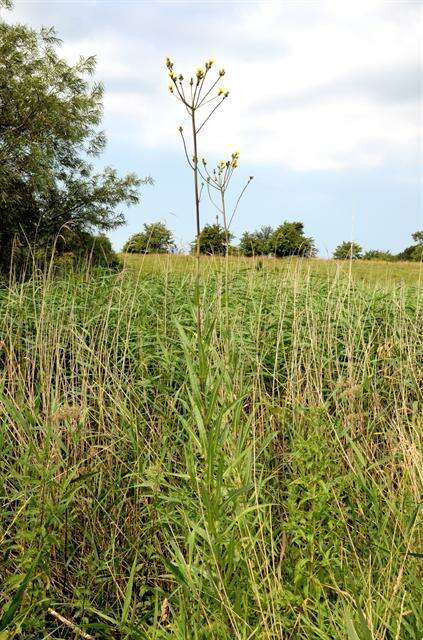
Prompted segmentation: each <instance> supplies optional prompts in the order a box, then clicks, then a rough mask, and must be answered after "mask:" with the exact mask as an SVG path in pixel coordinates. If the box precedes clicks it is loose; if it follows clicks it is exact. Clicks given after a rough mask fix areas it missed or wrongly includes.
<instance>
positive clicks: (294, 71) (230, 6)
mask: <svg viewBox="0 0 423 640" xmlns="http://www.w3.org/2000/svg"><path fill="white" fill-rule="evenodd" d="M8 19H9V20H11V21H21V22H25V23H27V24H30V25H32V26H34V27H38V26H41V25H45V26H49V25H54V26H55V27H56V29H57V31H58V34H59V36H60V37H61V38H62V40H63V45H62V53H63V56H64V57H66V58H67V59H68V60H69V61H71V62H73V61H75V60H76V59H77V58H78V56H79V55H80V54H82V55H92V54H94V55H96V56H97V60H98V66H97V74H96V79H98V80H101V81H102V82H104V85H105V91H106V94H105V101H104V129H105V131H106V133H107V137H108V147H107V150H106V153H105V154H104V156H103V158H102V160H101V162H102V164H105V165H106V164H109V165H113V166H116V167H117V168H118V169H119V170H120V171H122V172H127V171H135V172H136V173H138V174H139V175H141V176H144V175H151V176H152V177H153V178H154V180H155V185H154V186H152V187H151V186H149V187H145V188H144V189H143V195H142V202H141V204H140V205H139V206H137V207H134V208H131V209H129V210H128V211H127V221H128V224H127V225H126V226H125V227H122V228H120V229H117V230H116V231H114V232H113V233H112V234H111V238H112V241H113V243H114V245H115V247H116V248H117V249H120V248H121V246H122V244H123V243H124V241H125V240H126V239H127V238H128V237H129V236H130V235H131V234H132V233H134V232H136V231H138V230H140V229H141V227H142V225H143V223H144V222H152V221H154V220H163V221H166V223H167V224H168V226H169V227H170V228H171V229H172V230H173V231H174V233H175V236H176V238H177V240H178V243H179V244H180V245H181V246H184V245H185V246H186V244H187V242H189V241H190V240H191V239H192V238H193V235H194V214H193V201H192V184H191V182H192V177H191V175H190V173H189V170H188V168H187V166H186V164H185V161H184V155H183V151H182V148H181V146H180V139H179V134H178V131H177V128H178V126H179V125H180V124H184V114H183V111H182V107H181V105H180V104H179V103H177V102H176V101H175V100H174V99H173V98H172V96H171V95H170V94H169V93H168V91H167V85H168V78H167V76H166V69H165V67H164V58H165V56H167V55H169V56H170V57H171V58H172V59H173V61H174V63H175V68H176V70H177V71H178V72H179V71H181V72H182V73H184V75H188V74H189V73H192V72H193V71H195V69H196V68H197V67H198V66H199V65H201V64H203V63H204V60H206V59H208V58H210V57H212V58H214V59H215V60H216V65H217V67H218V68H220V67H224V68H225V69H226V75H225V76H224V78H223V80H224V83H223V84H224V87H225V88H227V89H229V90H230V96H229V98H228V100H227V101H226V102H225V103H224V105H223V106H222V108H221V110H219V111H218V112H217V114H216V116H215V118H214V119H213V121H210V126H209V127H208V128H207V129H206V128H205V129H204V130H203V131H204V134H203V135H202V136H201V140H200V155H201V156H204V157H206V158H207V159H208V162H209V163H210V164H214V163H215V162H217V161H218V160H220V159H221V158H226V157H228V155H230V153H231V152H232V151H233V150H235V149H237V150H239V151H240V154H241V155H240V166H239V169H238V177H237V180H235V181H234V183H233V196H235V195H236V194H237V191H238V189H240V188H241V187H242V185H243V183H244V180H245V179H246V178H247V177H248V176H249V175H254V177H255V179H254V181H253V182H252V184H251V186H250V187H249V189H248V191H247V193H246V195H245V197H244V199H243V201H242V204H241V206H240V208H239V212H238V214H237V217H236V219H235V220H234V225H233V232H234V233H235V234H236V235H237V236H238V237H239V235H240V233H242V231H243V230H245V229H248V230H252V229H255V228H258V227H260V226H261V225H263V224H270V225H272V226H276V225H278V224H280V223H281V222H283V221H284V220H302V221H303V222H304V224H305V230H306V233H307V235H312V236H313V237H314V238H315V239H316V242H317V245H318V248H319V252H320V255H322V256H326V255H330V254H331V253H332V251H333V249H334V247H335V246H336V245H337V244H338V243H339V242H341V241H342V240H348V239H354V240H356V241H358V242H359V243H360V244H362V245H363V246H364V247H365V248H380V249H390V250H392V251H398V250H400V249H401V248H403V247H404V246H406V245H408V244H410V243H411V239H410V235H411V233H412V232H413V231H415V230H417V229H418V228H422V227H423V197H422V196H423V137H422V135H423V134H422V131H423V127H422V125H423V84H422V82H423V80H422V78H423V75H422V71H423V44H422V43H423V4H422V2H405V1H397V2H389V1H387V2H382V1H378V0H366V1H364V0H363V1H361V0H355V1H354V2H351V0H336V1H335V0H328V1H326V0H321V1H317V0H316V1H314V0H305V1H301V0H296V1H295V2H294V1H293V2H289V1H280V2H230V1H229V0H225V2H220V1H216V0H215V1H213V2H193V1H191V2H179V1H173V2H171V1H168V2H146V1H138V2H135V1H126V2H123V1H119V0H115V1H113V2H111V1H106V0H97V1H87V0H85V1H84V0H81V1H72V2H66V1H61V0H56V1H50V2H34V1H27V2H24V1H21V2H19V1H18V2H16V3H15V8H14V10H13V12H12V13H10V14H9V18H8ZM214 217H215V213H214V211H213V208H212V207H211V206H210V205H209V204H208V203H207V202H206V200H205V201H204V206H203V222H206V221H212V220H214Z"/></svg>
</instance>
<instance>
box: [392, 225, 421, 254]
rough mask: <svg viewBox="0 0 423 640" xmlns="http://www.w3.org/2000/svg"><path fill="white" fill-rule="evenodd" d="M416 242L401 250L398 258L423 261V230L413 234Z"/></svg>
mask: <svg viewBox="0 0 423 640" xmlns="http://www.w3.org/2000/svg"><path fill="white" fill-rule="evenodd" d="M411 237H412V238H413V240H414V241H415V242H416V244H412V245H411V246H410V247H407V248H406V249H404V251H401V253H399V254H398V255H397V256H396V258H397V260H407V261H412V262H422V261H423V231H416V232H415V233H413V234H412V235H411Z"/></svg>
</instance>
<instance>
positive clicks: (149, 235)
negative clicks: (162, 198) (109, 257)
mask: <svg viewBox="0 0 423 640" xmlns="http://www.w3.org/2000/svg"><path fill="white" fill-rule="evenodd" d="M174 249H175V242H174V239H173V234H172V232H171V231H170V230H169V229H168V228H167V227H166V225H165V224H164V223H163V222H152V223H151V224H144V231H142V232H140V233H136V234H134V235H133V236H131V237H130V238H129V240H128V241H127V242H126V243H125V245H124V247H123V251H124V252H125V253H171V252H172V251H173V250H174Z"/></svg>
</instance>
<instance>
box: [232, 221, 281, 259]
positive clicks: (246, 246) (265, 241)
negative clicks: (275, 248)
mask: <svg viewBox="0 0 423 640" xmlns="http://www.w3.org/2000/svg"><path fill="white" fill-rule="evenodd" d="M272 235H273V229H272V227H269V226H264V227H261V229H259V230H258V231H253V232H252V233H249V232H248V231H245V232H244V233H243V234H242V236H241V241H240V243H239V249H240V251H241V253H242V254H243V255H244V256H265V255H268V254H269V253H272V248H271V240H272Z"/></svg>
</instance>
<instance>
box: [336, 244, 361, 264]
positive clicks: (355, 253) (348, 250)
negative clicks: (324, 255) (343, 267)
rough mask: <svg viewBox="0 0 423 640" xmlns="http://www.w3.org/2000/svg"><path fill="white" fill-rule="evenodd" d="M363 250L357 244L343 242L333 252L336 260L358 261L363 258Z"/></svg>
mask: <svg viewBox="0 0 423 640" xmlns="http://www.w3.org/2000/svg"><path fill="white" fill-rule="evenodd" d="M362 251H363V249H362V248H361V247H360V245H359V244H357V243H356V242H349V241H348V242H342V243H341V244H339V245H338V246H337V247H336V249H335V251H334V252H333V257H334V258H335V260H358V259H359V258H361V257H362Z"/></svg>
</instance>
